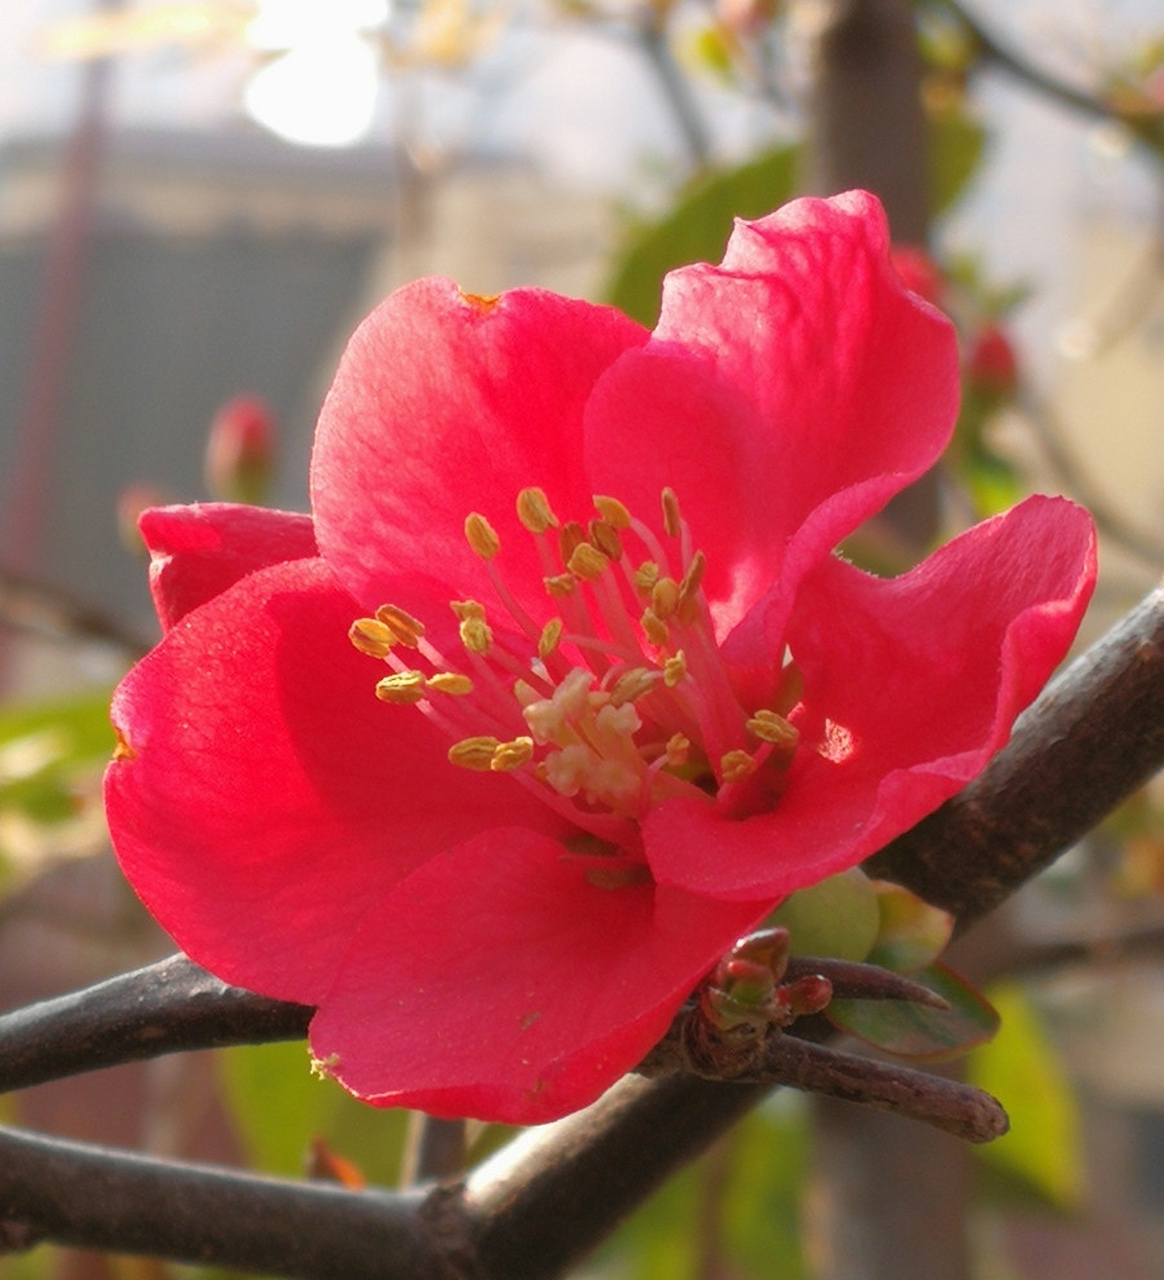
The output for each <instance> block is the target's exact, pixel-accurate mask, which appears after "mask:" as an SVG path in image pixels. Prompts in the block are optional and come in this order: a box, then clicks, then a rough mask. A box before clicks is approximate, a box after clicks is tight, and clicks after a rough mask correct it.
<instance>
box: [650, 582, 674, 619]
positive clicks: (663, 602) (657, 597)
mask: <svg viewBox="0 0 1164 1280" xmlns="http://www.w3.org/2000/svg"><path fill="white" fill-rule="evenodd" d="M651 610H652V611H653V613H654V615H655V617H656V618H661V619H662V620H663V621H664V622H665V621H666V620H667V619H668V618H673V617H674V616H675V614H676V613H678V611H679V584H678V583H677V582H676V581H675V579H674V578H660V579H659V580H658V582H656V583H655V585H654V586H653V587H652V588H651Z"/></svg>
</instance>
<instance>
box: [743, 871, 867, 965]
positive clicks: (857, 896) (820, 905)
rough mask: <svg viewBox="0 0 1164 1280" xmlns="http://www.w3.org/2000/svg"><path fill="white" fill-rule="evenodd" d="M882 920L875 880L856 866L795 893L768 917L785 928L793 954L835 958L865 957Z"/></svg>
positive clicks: (853, 958) (771, 921) (770, 920)
mask: <svg viewBox="0 0 1164 1280" xmlns="http://www.w3.org/2000/svg"><path fill="white" fill-rule="evenodd" d="M880 922H881V913H880V909H879V907H878V905H877V893H876V891H875V890H874V888H873V882H872V881H871V880H870V879H869V878H868V877H867V876H866V875H865V873H864V872H863V871H861V870H860V869H859V868H857V867H853V868H852V869H850V870H849V871H843V872H841V874H840V875H836V876H830V877H829V878H828V879H827V880H822V881H821V882H820V884H815V885H813V886H812V887H811V888H809V889H801V890H800V891H799V892H797V893H794V894H793V895H792V896H791V897H790V898H787V899H785V901H784V902H782V903H781V904H780V906H779V907H777V909H776V910H775V911H774V912H773V913H772V915H771V916H770V917H769V918H768V923H769V924H770V925H783V926H784V928H785V929H787V930H788V932H789V934H790V935H791V938H792V952H793V954H794V955H798V956H832V957H835V958H836V959H838V960H864V959H865V957H866V956H867V955H868V954H869V950H870V948H871V947H872V946H873V944H874V942H875V941H876V940H877V931H878V928H879V927H880Z"/></svg>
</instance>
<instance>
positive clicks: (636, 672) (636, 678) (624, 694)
mask: <svg viewBox="0 0 1164 1280" xmlns="http://www.w3.org/2000/svg"><path fill="white" fill-rule="evenodd" d="M658 681H659V673H658V672H657V671H650V670H648V669H647V668H646V667H632V668H631V669H630V670H629V671H624V672H623V673H622V675H621V676H619V678H618V679H617V680H616V681H615V682H614V685H613V687H612V688H611V690H610V702H611V705H612V706H615V707H621V706H622V704H623V703H624V702H634V701H635V700H636V699H638V698H641V697H642V696H643V694H644V693H649V692H650V691H651V690H652V689H653V688H654V687H655V685H656V684H657V683H658Z"/></svg>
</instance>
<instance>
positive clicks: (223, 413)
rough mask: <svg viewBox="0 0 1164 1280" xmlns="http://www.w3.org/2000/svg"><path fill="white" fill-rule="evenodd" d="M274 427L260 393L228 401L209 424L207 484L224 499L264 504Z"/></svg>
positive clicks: (272, 466) (271, 457)
mask: <svg viewBox="0 0 1164 1280" xmlns="http://www.w3.org/2000/svg"><path fill="white" fill-rule="evenodd" d="M274 462H275V427H274V421H273V419H272V417H271V411H270V409H268V407H267V405H266V404H265V403H264V402H263V401H262V400H260V399H259V398H258V397H257V396H250V395H242V396H235V398H234V399H233V400H228V401H227V402H226V404H224V405H223V406H222V408H221V409H219V411H218V413H217V414H216V415H215V418H214V421H213V422H212V423H211V424H210V434H209V436H208V438H207V441H206V458H205V475H206V487H207V488H208V489H209V490H210V492H211V494H212V495H213V496H214V497H215V498H217V499H219V500H220V501H222V502H245V503H250V504H251V505H254V506H261V505H262V504H263V502H264V501H265V499H266V497H267V494H268V492H269V490H270V487H271V477H272V476H273V474H274Z"/></svg>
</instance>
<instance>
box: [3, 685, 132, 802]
mask: <svg viewBox="0 0 1164 1280" xmlns="http://www.w3.org/2000/svg"><path fill="white" fill-rule="evenodd" d="M109 697H110V694H109V691H108V690H104V689H103V690H101V691H100V692H98V693H85V694H82V695H79V696H78V697H75V698H69V699H67V700H63V701H59V702H51V703H37V704H35V705H33V706H16V707H8V708H6V709H5V710H4V711H3V712H2V713H0V810H3V809H6V808H12V809H17V810H19V811H20V812H21V813H24V814H26V815H27V816H28V817H30V818H33V819H35V820H36V821H39V822H53V821H58V820H60V819H62V818H67V817H69V816H70V815H71V814H72V812H73V811H74V808H75V804H74V783H75V782H76V779H77V778H78V776H79V774H81V773H83V772H85V771H91V770H92V769H93V768H94V767H96V766H98V765H104V762H105V761H106V760H108V759H109V756H110V754H111V752H112V751H113V746H114V735H113V727H112V725H111V724H110V723H109Z"/></svg>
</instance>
